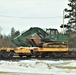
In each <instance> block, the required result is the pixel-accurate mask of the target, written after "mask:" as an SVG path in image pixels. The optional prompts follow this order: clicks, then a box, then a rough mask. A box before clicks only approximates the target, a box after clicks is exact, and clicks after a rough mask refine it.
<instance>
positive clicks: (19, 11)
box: [0, 0, 68, 34]
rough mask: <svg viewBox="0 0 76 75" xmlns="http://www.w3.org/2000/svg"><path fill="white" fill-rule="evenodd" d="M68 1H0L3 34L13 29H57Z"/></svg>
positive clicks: (0, 20) (0, 19) (0, 24)
mask: <svg viewBox="0 0 76 75" xmlns="http://www.w3.org/2000/svg"><path fill="white" fill-rule="evenodd" d="M67 3H68V0H0V26H1V27H2V31H1V32H2V33H3V34H10V30H11V28H12V27H14V28H15V29H16V30H20V31H24V30H26V29H29V28H30V27H41V28H57V29H59V27H60V25H61V24H62V21H63V20H62V16H63V9H64V8H66V7H67Z"/></svg>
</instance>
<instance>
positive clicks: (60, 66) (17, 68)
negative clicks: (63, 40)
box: [0, 60, 76, 75]
mask: <svg viewBox="0 0 76 75" xmlns="http://www.w3.org/2000/svg"><path fill="white" fill-rule="evenodd" d="M0 72H19V73H37V74H53V75H61V74H65V75H67V74H69V75H74V74H76V60H60V61H54V60H20V61H2V60H1V61H0Z"/></svg>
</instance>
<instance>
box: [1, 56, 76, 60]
mask: <svg viewBox="0 0 76 75" xmlns="http://www.w3.org/2000/svg"><path fill="white" fill-rule="evenodd" d="M34 59H37V60H76V57H71V56H69V57H68V56H67V57H59V58H53V57H44V58H43V57H31V58H30V57H18V56H15V57H10V58H0V60H34Z"/></svg>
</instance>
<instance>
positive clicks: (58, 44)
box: [0, 27, 76, 58]
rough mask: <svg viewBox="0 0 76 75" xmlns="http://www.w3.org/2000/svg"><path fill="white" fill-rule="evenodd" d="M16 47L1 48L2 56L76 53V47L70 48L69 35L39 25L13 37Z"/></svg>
mask: <svg viewBox="0 0 76 75" xmlns="http://www.w3.org/2000/svg"><path fill="white" fill-rule="evenodd" d="M12 42H13V43H14V44H16V45H17V46H18V47H16V48H0V57H2V58H9V57H13V56H14V54H18V55H19V56H20V57H23V56H26V57H33V56H35V57H46V56H47V57H54V58H55V57H63V56H64V55H71V54H73V55H76V54H75V53H76V51H74V49H71V50H69V47H68V35H67V34H62V33H59V32H58V30H57V29H52V28H49V29H46V30H43V29H42V28H39V27H31V28H30V29H28V30H27V31H25V32H23V33H22V34H20V35H19V36H17V37H15V38H14V39H12Z"/></svg>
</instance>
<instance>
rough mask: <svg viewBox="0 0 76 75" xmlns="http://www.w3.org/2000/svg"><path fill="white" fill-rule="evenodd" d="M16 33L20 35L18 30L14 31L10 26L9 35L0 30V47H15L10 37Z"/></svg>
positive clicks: (13, 36) (12, 37)
mask: <svg viewBox="0 0 76 75" xmlns="http://www.w3.org/2000/svg"><path fill="white" fill-rule="evenodd" d="M0 31H1V28H0ZM18 35H20V31H16V30H15V28H14V27H12V28H11V32H10V34H9V35H5V34H1V32H0V47H16V45H15V44H14V43H13V42H12V39H14V38H15V37H17V36H18Z"/></svg>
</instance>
